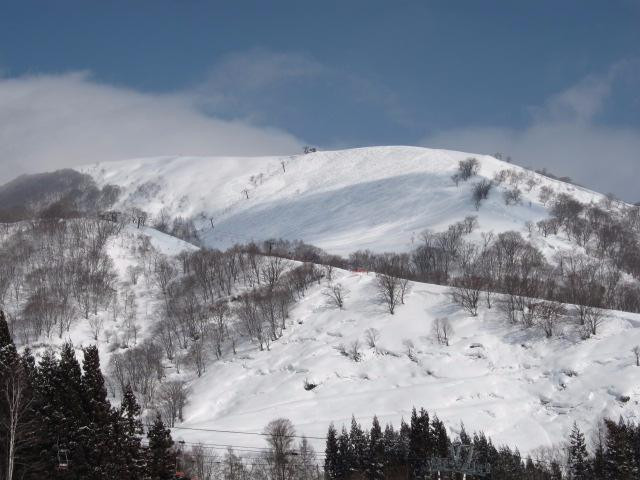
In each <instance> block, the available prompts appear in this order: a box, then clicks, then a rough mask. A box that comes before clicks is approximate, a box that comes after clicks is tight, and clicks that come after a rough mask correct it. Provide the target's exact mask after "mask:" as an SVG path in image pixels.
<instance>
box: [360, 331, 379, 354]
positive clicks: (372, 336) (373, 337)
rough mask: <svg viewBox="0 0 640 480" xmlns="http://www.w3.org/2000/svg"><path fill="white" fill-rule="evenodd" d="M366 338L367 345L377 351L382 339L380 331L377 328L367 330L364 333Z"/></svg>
mask: <svg viewBox="0 0 640 480" xmlns="http://www.w3.org/2000/svg"><path fill="white" fill-rule="evenodd" d="M364 337H365V340H366V341H367V345H369V348H373V349H374V350H375V351H377V350H378V347H377V343H378V340H379V339H380V331H379V330H377V329H375V328H367V329H366V330H365V332H364Z"/></svg>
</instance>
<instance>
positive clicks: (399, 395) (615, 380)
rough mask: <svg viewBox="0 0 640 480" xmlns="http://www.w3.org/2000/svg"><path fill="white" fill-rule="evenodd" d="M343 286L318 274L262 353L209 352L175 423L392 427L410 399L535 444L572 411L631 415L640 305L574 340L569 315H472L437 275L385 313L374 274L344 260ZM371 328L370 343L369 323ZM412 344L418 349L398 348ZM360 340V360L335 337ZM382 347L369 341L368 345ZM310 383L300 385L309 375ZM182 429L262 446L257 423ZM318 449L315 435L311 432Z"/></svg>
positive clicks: (474, 427) (552, 434) (304, 429)
mask: <svg viewBox="0 0 640 480" xmlns="http://www.w3.org/2000/svg"><path fill="white" fill-rule="evenodd" d="M334 281H338V282H340V283H342V284H343V285H344V286H345V287H347V288H348V289H349V290H350V292H351V293H350V295H349V297H348V298H347V301H346V306H345V307H346V308H345V309H344V310H338V309H336V308H334V307H330V306H328V305H327V303H326V297H325V296H324V295H322V288H323V287H324V284H323V285H322V286H316V287H314V288H312V290H311V291H310V293H309V294H308V295H307V296H306V297H305V298H304V299H303V300H302V301H301V302H300V303H299V304H298V305H297V306H296V307H295V308H294V309H293V310H292V314H291V319H290V322H289V325H288V328H287V330H285V333H284V335H283V337H282V338H281V339H280V340H278V341H277V342H274V343H273V344H272V345H271V351H263V352H260V351H259V350H258V349H257V348H255V347H252V346H248V345H245V346H244V348H243V349H241V350H240V351H239V352H238V355H237V356H235V357H232V356H230V357H227V358H226V359H225V360H223V361H219V362H215V363H212V364H211V365H210V366H209V367H208V370H207V372H206V373H205V374H204V375H203V376H202V377H201V378H194V379H193V381H192V389H193V391H192V394H191V396H190V399H191V400H190V403H189V405H188V406H187V408H186V410H185V412H186V418H185V422H184V423H182V424H180V425H179V427H191V428H199V429H208V428H210V429H222V430H240V431H246V432H260V431H262V429H263V428H264V426H265V425H266V424H267V423H268V422H269V421H270V420H272V419H274V418H277V417H287V418H289V419H291V421H292V422H293V423H294V425H295V426H296V430H297V431H298V433H301V434H305V435H308V436H311V437H322V436H324V435H325V434H326V429H327V426H328V425H329V423H330V422H334V423H335V424H336V425H338V426H339V425H341V424H343V423H344V424H346V425H347V427H348V424H349V422H350V419H351V415H355V416H356V418H357V419H358V420H359V421H360V422H362V423H363V424H367V425H369V426H370V423H371V419H372V417H373V415H378V418H379V419H380V421H381V423H382V424H383V425H384V423H386V422H392V423H393V424H394V425H395V426H396V427H397V426H399V424H400V420H401V418H404V419H405V420H408V419H409V417H410V413H411V408H412V406H414V405H415V406H416V407H425V408H427V409H428V410H429V412H430V413H435V414H437V415H438V416H439V417H440V419H442V420H443V421H444V422H445V424H446V425H447V427H448V428H449V431H450V432H452V433H453V434H454V435H455V433H456V432H458V431H459V429H460V423H459V422H460V421H462V422H464V425H465V428H466V429H467V431H478V430H483V431H484V432H485V433H487V434H488V435H490V436H491V437H492V438H493V440H494V442H496V443H497V444H501V443H508V444H510V445H516V446H518V447H519V448H520V450H521V451H522V452H523V453H525V452H531V451H532V450H534V449H536V448H537V447H540V446H551V445H552V444H554V443H555V442H558V441H559V440H561V439H563V438H565V436H566V433H567V432H568V430H569V429H570V427H571V425H572V424H573V422H574V421H577V422H578V424H579V425H580V426H581V427H583V428H584V429H585V430H586V431H590V430H591V428H592V427H593V425H594V423H595V421H596V420H597V419H598V418H600V417H601V416H608V417H611V418H616V419H617V418H618V417H619V416H620V415H623V416H625V417H629V418H634V419H635V420H636V421H637V419H638V415H639V414H640V406H639V405H640V382H639V381H638V379H639V378H640V377H639V375H640V368H638V367H636V366H635V358H634V356H633V354H632V352H631V349H632V347H633V346H634V345H637V344H640V315H634V314H627V313H621V312H608V317H607V320H606V322H605V324H604V326H603V328H602V331H601V332H600V333H599V334H598V335H597V336H595V337H592V338H590V339H588V340H581V339H580V335H579V332H578V331H577V327H576V326H575V324H571V323H569V322H567V323H566V324H563V325H562V326H561V328H560V333H559V335H558V336H557V337H553V338H551V339H546V338H545V337H544V334H543V333H542V331H540V330H537V329H535V328H532V329H523V328H522V327H520V326H514V325H507V324H506V322H505V321H504V320H503V319H501V318H499V313H498V311H497V310H496V309H495V308H494V309H491V310H489V309H486V308H483V309H481V311H480V313H479V316H478V317H475V318H473V317H469V316H468V315H467V314H466V313H465V312H464V311H462V310H461V309H460V308H459V307H458V306H456V305H453V304H452V303H451V301H450V297H449V295H448V293H447V288H446V287H440V286H435V285H428V284H412V288H411V291H410V294H409V295H408V296H407V298H406V301H405V305H400V306H399V307H398V309H397V311H396V314H395V315H390V314H389V313H388V312H387V311H386V310H385V307H384V306H383V305H381V304H380V303H378V302H377V301H376V289H375V284H374V282H375V276H374V275H373V274H367V273H353V272H346V271H339V272H338V273H337V274H336V279H335V280H334ZM442 317H446V318H448V319H449V321H450V322H451V324H452V326H453V329H454V334H453V336H452V338H451V342H450V346H448V347H447V346H443V345H439V344H438V343H437V342H436V341H435V338H434V336H433V335H432V332H431V328H432V323H433V321H434V320H435V319H436V318H442ZM369 328H375V329H376V330H378V331H379V335H380V337H379V339H378V341H377V345H376V349H373V348H370V347H369V346H367V343H366V340H365V334H366V333H365V332H366V330H367V329H369ZM407 340H410V341H411V342H412V343H413V354H412V357H413V359H410V358H409V356H408V352H407ZM354 341H359V342H360V350H361V353H362V359H361V361H359V362H354V361H353V360H351V359H349V358H347V357H345V356H343V355H342V354H341V353H339V351H338V349H337V348H338V346H339V345H340V344H344V345H346V346H347V347H348V346H349V345H351V344H352V342H354ZM376 350H377V351H376ZM305 380H308V381H309V382H312V383H315V384H317V385H318V386H317V387H316V388H314V389H313V390H310V391H307V390H305V388H304V382H305ZM174 435H175V436H176V437H177V438H184V439H186V440H187V441H191V442H196V441H202V442H205V443H215V444H223V445H224V444H231V445H248V446H251V445H253V446H263V443H264V439H262V438H260V437H259V436H246V435H240V434H231V433H216V432H207V431H204V432H203V431H189V430H181V429H176V430H175V431H174ZM311 442H312V444H313V445H314V446H315V447H316V448H317V449H318V450H320V451H323V448H324V447H323V442H322V441H321V440H317V439H312V440H311Z"/></svg>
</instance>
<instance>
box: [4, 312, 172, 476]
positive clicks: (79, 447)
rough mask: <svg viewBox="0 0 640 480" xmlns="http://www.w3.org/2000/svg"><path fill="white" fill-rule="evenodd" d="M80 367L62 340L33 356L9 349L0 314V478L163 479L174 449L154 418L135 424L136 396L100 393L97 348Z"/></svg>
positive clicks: (86, 353)
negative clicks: (117, 399)
mask: <svg viewBox="0 0 640 480" xmlns="http://www.w3.org/2000/svg"><path fill="white" fill-rule="evenodd" d="M83 354H84V355H83V359H82V365H81V364H80V361H79V360H78V358H77V357H76V353H75V349H74V347H73V346H72V345H71V344H69V343H66V344H64V345H63V346H62V348H61V350H60V353H59V354H54V353H53V352H50V351H49V352H45V353H44V354H43V355H42V357H41V358H40V359H39V361H37V362H36V360H35V358H34V356H33V355H32V354H31V352H30V351H29V350H28V349H27V350H25V351H24V353H22V354H20V353H18V352H17V350H16V347H15V345H14V343H13V340H12V338H11V336H10V334H9V329H8V326H7V322H6V320H5V317H4V314H3V313H2V312H0V478H2V479H6V480H14V479H24V480H31V479H33V480H36V479H37V480H44V479H52V480H55V479H74V480H76V479H77V480H81V479H83V480H86V479H91V480H112V479H125V478H126V479H132V480H137V479H139V480H169V479H173V478H174V475H175V455H176V453H175V450H174V448H173V441H172V439H171V435H170V431H169V430H168V429H167V428H165V426H164V424H163V423H162V420H161V419H160V417H159V416H158V417H156V420H155V422H154V423H153V425H152V426H151V427H150V428H149V429H148V432H147V434H146V438H145V445H144V446H143V426H142V423H141V421H140V419H139V416H140V407H139V405H138V403H137V401H136V397H135V395H134V394H133V392H132V391H131V389H127V390H126V391H125V393H124V395H123V398H122V402H121V405H120V406H119V407H117V408H116V407H113V406H112V405H111V404H110V402H109V401H108V399H107V391H106V388H105V384H104V378H103V376H102V372H101V370H100V359H99V356H98V349H97V348H96V347H95V346H90V347H87V348H85V349H84V350H83Z"/></svg>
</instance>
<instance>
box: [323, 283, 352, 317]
mask: <svg viewBox="0 0 640 480" xmlns="http://www.w3.org/2000/svg"><path fill="white" fill-rule="evenodd" d="M322 295H324V296H325V297H327V303H328V304H329V305H331V306H334V307H338V308H339V309H340V310H342V309H343V308H344V301H345V299H346V298H347V297H348V296H349V290H348V289H347V288H346V287H343V286H342V284H341V283H332V284H329V285H328V286H327V287H326V288H325V289H324V290H323V291H322Z"/></svg>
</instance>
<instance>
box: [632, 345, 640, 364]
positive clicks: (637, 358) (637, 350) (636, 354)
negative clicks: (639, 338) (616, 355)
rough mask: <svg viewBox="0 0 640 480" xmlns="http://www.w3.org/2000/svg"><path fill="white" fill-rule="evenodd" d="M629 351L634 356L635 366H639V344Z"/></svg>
mask: <svg viewBox="0 0 640 480" xmlns="http://www.w3.org/2000/svg"><path fill="white" fill-rule="evenodd" d="M631 351H632V352H633V354H634V355H635V356H636V367H640V345H636V346H635V347H633V348H632V349H631Z"/></svg>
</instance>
